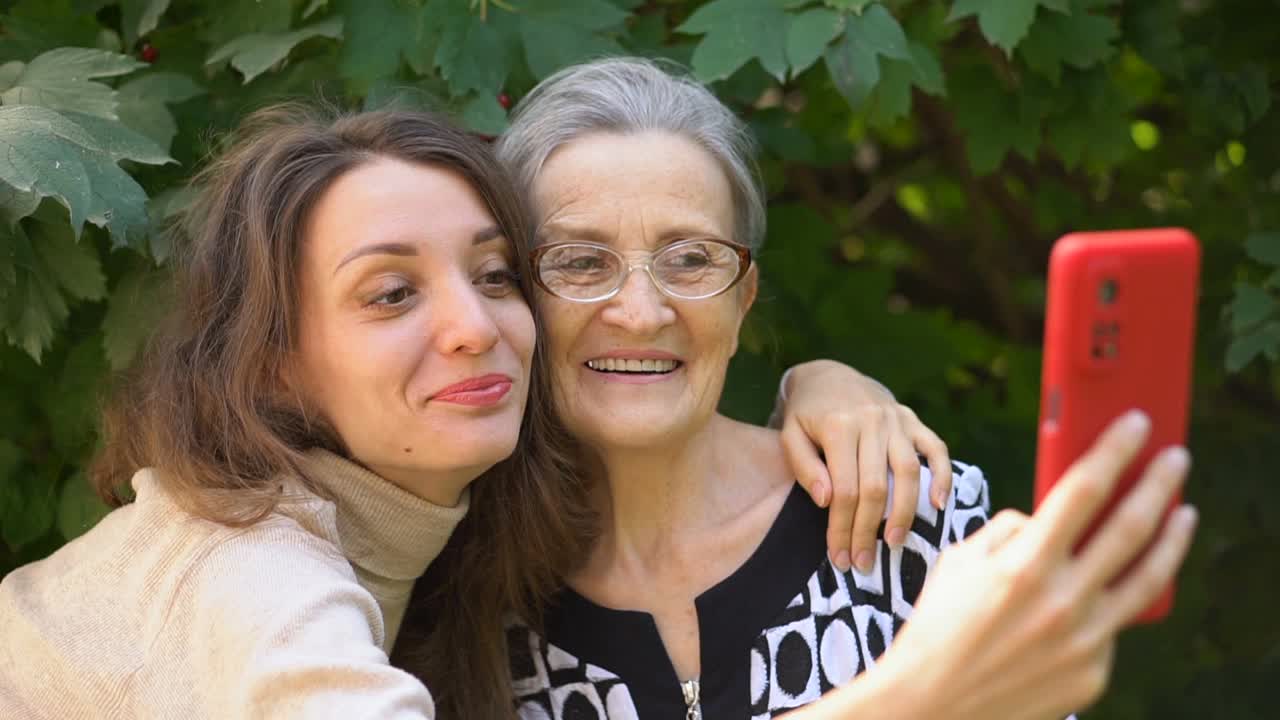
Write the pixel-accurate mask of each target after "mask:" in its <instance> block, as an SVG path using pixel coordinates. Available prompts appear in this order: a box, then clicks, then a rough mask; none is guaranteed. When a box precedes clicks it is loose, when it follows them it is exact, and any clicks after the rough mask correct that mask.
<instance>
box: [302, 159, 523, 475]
mask: <svg viewBox="0 0 1280 720" xmlns="http://www.w3.org/2000/svg"><path fill="white" fill-rule="evenodd" d="M308 225H309V227H308V231H307V234H306V238H305V241H304V243H303V248H302V282H301V308H300V310H301V312H300V313H299V316H300V317H301V324H302V328H301V332H300V338H299V347H298V351H297V353H296V364H295V366H294V367H292V368H290V371H289V373H288V374H289V375H290V378H289V379H290V382H291V384H292V385H293V389H294V390H295V391H296V392H298V393H300V394H302V395H303V397H304V398H305V399H306V400H307V401H308V402H310V403H311V404H312V405H313V406H316V407H317V408H318V410H319V412H320V413H322V414H323V415H324V416H325V417H326V418H328V420H329V421H330V423H331V424H332V425H333V426H334V428H335V429H336V430H337V432H338V434H339V435H340V436H341V438H342V440H343V442H344V443H345V444H346V446H347V448H348V449H349V450H350V452H351V454H352V455H353V456H354V457H355V459H356V460H358V461H360V462H361V463H363V464H364V465H365V466H366V467H369V468H370V469H372V470H374V471H375V472H377V473H379V474H381V475H382V476H383V477H385V478H387V479H388V480H391V481H392V482H395V483H396V484H398V485H401V486H402V487H405V488H406V489H407V490H409V491H411V492H414V493H416V494H418V495H420V496H423V497H427V498H428V499H432V500H438V498H440V497H441V496H442V493H443V495H444V497H445V499H448V498H447V495H448V490H453V491H454V493H455V494H456V492H457V491H460V490H461V488H462V486H464V485H465V484H466V482H469V481H470V480H471V479H473V478H474V477H476V476H477V475H479V474H480V473H481V472H483V471H484V470H485V469H487V468H488V467H490V466H491V465H493V464H494V463H497V462H498V461H499V460H502V459H503V458H505V457H506V456H508V455H509V454H511V451H512V450H513V449H514V448H515V444H516V439H517V438H518V436H519V431H520V421H521V418H522V415H523V411H524V403H525V399H526V393H527V392H528V382H529V368H530V363H531V360H532V357H533V347H534V326H533V315H532V313H531V312H530V310H529V307H528V305H526V304H525V302H524V299H523V297H522V296H521V294H520V291H519V289H518V287H517V286H516V283H515V280H514V275H513V270H514V268H515V265H514V263H515V258H514V257H513V250H512V248H511V244H510V243H509V242H507V239H506V238H504V237H503V235H502V232H501V230H500V229H499V228H498V226H497V223H496V222H495V221H494V219H493V216H492V215H491V214H490V212H489V209H488V207H487V206H486V205H485V203H484V202H483V201H482V200H481V198H480V196H479V195H478V194H477V193H476V191H475V189H474V188H472V187H471V185H470V184H468V183H467V182H466V181H465V180H464V179H463V178H462V177H461V176H459V175H458V174H457V173H455V172H453V171H451V170H447V169H444V168H439V167H433V166H429V165H417V164H411V163H406V162H402V161H399V160H392V159H385V158H379V159H375V160H373V161H372V162H369V163H367V164H365V165H362V166H360V167H357V168H355V169H353V170H351V171H349V172H347V173H346V174H344V175H343V176H341V177H339V178H338V179H337V180H335V181H334V182H333V184H332V185H331V186H330V187H329V188H328V190H327V191H326V192H325V193H324V194H323V195H322V196H321V197H320V200H319V202H318V204H317V205H316V207H315V209H314V210H313V211H312V212H311V217H310V218H309V223H308ZM446 475H447V478H445V477H443V476H446ZM442 480H446V481H447V482H444V483H443V484H447V485H449V487H447V488H446V487H441V485H442V482H441V481H442ZM424 483H426V485H424Z"/></svg>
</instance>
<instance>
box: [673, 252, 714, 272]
mask: <svg viewBox="0 0 1280 720" xmlns="http://www.w3.org/2000/svg"><path fill="white" fill-rule="evenodd" d="M671 264H672V265H674V266H676V267H680V268H689V269H692V268H700V267H706V266H707V265H710V264H711V258H709V257H707V254H706V253H705V252H703V251H701V250H685V251H683V252H680V253H678V254H677V255H676V256H675V257H674V258H672V262H671Z"/></svg>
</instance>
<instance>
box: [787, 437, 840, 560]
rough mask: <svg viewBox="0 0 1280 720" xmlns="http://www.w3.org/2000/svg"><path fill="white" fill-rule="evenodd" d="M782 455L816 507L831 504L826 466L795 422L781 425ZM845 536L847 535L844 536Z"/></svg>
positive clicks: (815, 448) (829, 481) (829, 482)
mask: <svg viewBox="0 0 1280 720" xmlns="http://www.w3.org/2000/svg"><path fill="white" fill-rule="evenodd" d="M782 453H783V455H784V456H786V458H787V465H788V466H789V467H790V468H791V472H792V473H793V474H794V475H795V477H796V482H798V483H800V486H801V487H803V488H804V489H805V491H806V492H808V493H809V497H811V498H813V502H814V503H816V504H817V505H818V507H826V506H827V503H829V502H831V478H830V476H829V475H828V474H827V466H826V464H824V463H823V462H822V458H821V457H819V455H818V449H817V447H815V446H814V444H813V443H812V442H810V440H809V436H808V435H805V434H804V429H803V428H801V427H800V423H799V422H797V421H795V420H788V421H786V422H784V423H783V424H782ZM846 536H847V534H846Z"/></svg>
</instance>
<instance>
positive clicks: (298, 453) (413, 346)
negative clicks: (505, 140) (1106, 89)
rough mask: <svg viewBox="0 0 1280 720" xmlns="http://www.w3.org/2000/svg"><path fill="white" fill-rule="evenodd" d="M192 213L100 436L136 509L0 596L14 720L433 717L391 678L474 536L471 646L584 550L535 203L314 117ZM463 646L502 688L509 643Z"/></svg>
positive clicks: (475, 165)
mask: <svg viewBox="0 0 1280 720" xmlns="http://www.w3.org/2000/svg"><path fill="white" fill-rule="evenodd" d="M196 186H197V188H198V200H197V201H196V203H195V205H194V207H193V209H192V210H191V212H190V213H189V214H188V216H187V218H186V220H185V225H184V235H185V239H186V241H187V244H186V246H185V248H184V250H183V253H182V256H181V259H180V262H179V263H178V299H177V304H176V308H175V312H174V314H173V316H172V317H171V318H170V320H169V321H168V322H167V323H166V324H165V325H164V327H163V328H161V330H160V332H159V334H158V335H157V336H156V337H155V338H154V340H153V341H152V343H151V344H150V346H149V348H148V351H147V352H146V354H145V357H144V359H143V361H142V362H141V364H140V366H139V367H138V369H137V370H136V372H135V373H134V375H133V376H132V378H131V379H130V380H129V381H128V382H126V383H125V384H123V385H122V386H121V387H120V389H119V391H118V392H117V393H116V395H115V397H114V400H113V402H112V403H111V404H110V405H109V407H108V410H107V412H106V414H105V436H104V444H103V450H102V452H101V455H100V456H99V458H98V460H97V463H96V464H95V466H94V468H93V480H94V482H95V484H96V485H97V487H98V488H99V490H100V491H101V492H102V493H103V494H104V496H105V497H107V498H109V499H110V500H111V501H112V502H113V504H115V505H117V506H119V507H118V508H117V509H116V510H114V511H113V512H111V513H110V514H109V515H108V516H107V517H106V518H105V519H104V520H103V521H102V522H101V523H100V524H99V525H98V526H96V527H95V528H93V529H92V530H90V531H89V532H88V533H86V534H85V535H84V536H82V537H81V538H79V539H77V540H75V541H73V542H71V543H68V544H67V545H66V546H65V547H63V548H62V549H61V550H59V551H58V552H56V553H54V554H53V555H52V556H51V557H49V558H47V559H45V560H43V561H40V562H37V563H33V564H31V565H28V566H25V567H23V568H19V569H18V570H15V571H14V572H12V573H11V574H9V575H8V576H7V577H5V578H4V581H3V583H0V717H4V718H13V719H24V720H25V719H26V718H59V719H60V720H61V719H64V718H81V717H109V718H126V717H127V718H147V717H157V718H160V717H163V718H173V717H182V718H186V719H187V720H197V719H198V718H238V717H262V718H290V717H307V718H315V717H341V718H350V717H403V718H425V717H433V716H434V714H435V708H434V703H433V701H432V698H431V695H430V693H429V692H428V691H427V689H426V688H425V687H423V685H422V684H421V683H419V682H418V681H417V680H416V679H414V678H413V677H412V676H410V675H409V674H407V673H405V672H402V671H400V670H398V669H396V668H395V667H393V666H392V665H390V664H389V663H388V659H387V653H388V651H389V650H390V648H391V645H392V644H393V642H394V640H395V637H396V635H397V632H398V628H399V625H400V623H401V619H402V617H403V613H404V608H405V605H406V603H407V600H408V596H409V593H410V590H411V588H412V587H413V584H414V582H415V581H416V580H417V579H418V578H419V577H420V576H421V575H422V573H423V572H424V570H425V569H426V567H427V566H428V564H430V563H431V562H432V560H433V559H434V558H435V557H436V555H437V554H438V553H439V552H440V550H441V548H442V547H443V546H444V545H445V543H446V541H447V539H448V538H449V536H450V535H451V534H452V533H453V531H454V529H455V527H457V526H458V525H459V523H466V524H467V525H468V527H469V528H470V532H469V535H472V536H476V535H478V536H482V537H484V538H485V539H486V540H485V542H484V543H483V544H482V545H478V546H477V545H468V546H467V548H466V551H467V553H468V554H466V555H465V556H463V557H462V558H461V559H462V560H463V561H464V562H467V563H473V564H478V565H482V566H484V567H485V569H486V572H484V573H482V574H480V575H479V576H477V577H476V578H475V579H474V580H472V581H470V582H469V584H468V586H467V590H468V593H469V597H468V598H467V602H466V603H465V606H464V607H462V608H460V609H458V610H457V612H456V613H455V616H454V617H465V615H466V613H469V612H474V613H479V614H480V616H482V617H490V616H492V615H493V614H494V613H496V612H497V609H502V610H504V611H514V612H517V613H520V614H522V615H524V616H526V617H537V616H538V615H539V612H540V609H539V607H538V604H539V602H540V600H541V599H542V598H543V597H545V596H546V595H547V594H548V593H549V592H550V590H551V589H552V588H553V587H554V585H555V583H556V580H557V578H559V577H561V576H563V574H564V573H565V572H566V571H567V570H568V568H570V567H572V566H574V565H576V563H577V561H578V559H579V558H581V557H582V555H583V553H584V551H585V543H586V541H587V540H588V539H589V538H590V536H591V529H592V515H591V513H590V512H589V510H588V505H587V503H586V498H585V488H584V485H583V483H582V482H581V481H580V480H579V479H578V476H577V475H576V474H575V467H574V464H573V463H572V462H570V460H569V454H568V450H567V449H566V448H567V446H566V443H565V439H564V435H563V431H562V430H561V429H560V428H559V426H558V425H557V424H556V422H555V420H554V418H553V414H552V412H551V403H550V395H549V384H548V383H549V381H548V375H547V372H546V363H545V362H544V358H543V355H544V350H543V346H542V344H541V341H540V340H539V339H538V338H537V335H536V333H535V318H534V313H533V312H532V311H531V309H530V305H529V302H528V300H529V298H530V296H531V287H530V285H529V282H528V280H527V277H526V274H525V273H523V272H521V271H520V269H521V262H522V261H523V259H524V258H526V257H527V254H528V246H527V243H528V241H529V238H530V237H531V234H532V233H531V229H530V227H529V226H528V224H527V216H526V212H525V208H524V205H523V203H522V200H521V197H520V194H519V193H518V192H517V190H516V188H515V186H514V185H513V184H512V183H511V182H510V180H508V179H507V177H506V175H505V174H504V173H503V172H502V170H501V169H500V167H499V166H498V165H497V164H496V162H495V161H494V160H493V158H492V156H491V154H490V151H489V149H488V147H487V146H485V145H484V144H483V143H481V142H479V141H478V140H476V139H474V138H472V137H471V136H469V135H468V134H466V133H464V132H461V131H459V130H457V129H455V128H453V127H452V126H451V125H450V124H448V123H447V122H443V121H441V120H438V119H435V118H432V117H430V116H426V115H421V114H411V113H397V112H375V113H365V114H358V115H350V116H343V117H338V118H337V119H332V118H328V117H323V116H320V115H317V114H313V113H309V112H307V111H305V110H301V109H298V108H276V109H271V110H267V111H263V112H260V113H257V114H255V115H254V116H253V117H252V118H251V119H250V120H249V121H248V122H247V123H246V124H245V125H244V126H243V127H242V128H241V129H240V131H239V132H238V133H237V134H236V136H235V139H234V141H233V142H231V143H230V144H229V145H228V146H227V148H226V150H225V152H223V154H222V155H221V156H220V157H219V158H218V159H217V160H216V161H214V162H213V163H212V164H211V165H210V166H209V167H208V168H207V169H205V170H204V171H203V172H201V173H200V175H199V176H198V177H197V178H196ZM849 377H850V376H848V375H842V376H840V380H839V382H837V383H836V385H837V386H836V387H834V388H833V387H832V385H831V383H829V382H826V381H824V382H823V383H822V387H821V389H820V392H819V393H817V394H819V395H821V396H823V397H824V398H828V397H830V396H831V395H832V394H833V393H834V394H835V395H836V396H842V397H851V396H852V397H856V396H857V393H858V392H860V391H863V390H865V387H864V386H862V385H860V384H859V381H857V380H856V379H855V380H853V381H850V380H849ZM850 388H853V390H850ZM802 392H803V391H802V390H801V389H800V388H797V389H796V393H797V394H800V393H802ZM796 400H799V398H798V397H797V398H796ZM824 402H827V401H824ZM824 402H817V403H814V404H812V405H811V406H810V407H815V408H819V410H818V415H819V416H821V415H822V413H823V412H825V411H824V410H822V408H825V407H828V406H827V405H824ZM800 404H804V403H803V402H801V403H800ZM882 405H883V407H884V408H885V411H884V414H883V417H888V418H892V417H895V415H894V413H895V412H897V407H898V406H897V405H896V404H895V403H892V398H891V397H890V398H888V400H886V401H885V402H883V403H882ZM867 417H869V418H872V419H873V420H874V417H875V416H874V415H868V416H867ZM820 421H821V417H818V418H817V419H815V418H814V417H809V418H808V419H807V422H808V423H810V424H813V423H815V422H818V423H819V424H820ZM836 425H837V426H838V429H843V428H845V424H844V423H843V422H841V423H836ZM872 425H875V423H874V422H873V423H872ZM863 426H864V427H866V424H865V423H864V425H863ZM871 429H872V430H876V431H877V432H880V433H881V435H882V436H883V434H884V433H886V432H887V433H889V434H891V435H893V437H892V438H891V439H892V441H893V442H895V443H901V442H903V438H901V437H898V436H897V435H895V434H894V433H900V434H905V435H906V438H907V439H906V442H907V443H908V444H910V443H911V442H912V440H911V438H921V437H924V436H922V435H921V434H920V430H919V428H917V427H914V426H910V424H909V423H908V424H906V425H894V424H892V423H888V424H885V425H884V426H883V427H873V428H871ZM839 437H840V438H842V439H843V438H847V434H841V435H839ZM473 481H474V482H473ZM828 492H829V491H828ZM864 505H866V506H867V507H868V508H870V511H871V512H872V513H874V514H875V515H876V516H878V515H879V513H880V512H881V510H882V509H883V505H880V506H876V505H875V503H864ZM468 507H471V508H472V510H471V512H470V513H469V514H468ZM846 510H847V508H846ZM859 512H861V510H859ZM464 516H466V519H465V520H464V519H463V518H464ZM847 537H848V536H847V535H846V538H847ZM458 613H460V615H459V614H458ZM473 640H474V642H476V643H478V644H480V646H481V648H482V649H481V650H479V651H478V653H472V654H470V655H469V657H474V656H479V657H481V658H486V659H487V663H488V664H485V663H484V662H482V663H481V664H480V665H478V666H477V672H478V673H479V675H478V676H477V677H476V678H475V682H476V684H477V687H480V688H489V689H493V688H502V687H504V686H503V685H502V682H503V680H504V678H505V675H504V674H503V673H502V672H501V668H502V666H503V664H504V663H505V650H504V648H503V647H502V646H501V642H500V640H501V635H500V630H498V631H495V632H491V633H490V634H489V635H487V636H486V637H484V638H480V637H477V638H474V639H473ZM495 663H496V664H495ZM494 668H497V670H496V671H494V672H488V671H490V670H493V669H494ZM501 700H502V702H504V703H505V702H506V698H502V699H501Z"/></svg>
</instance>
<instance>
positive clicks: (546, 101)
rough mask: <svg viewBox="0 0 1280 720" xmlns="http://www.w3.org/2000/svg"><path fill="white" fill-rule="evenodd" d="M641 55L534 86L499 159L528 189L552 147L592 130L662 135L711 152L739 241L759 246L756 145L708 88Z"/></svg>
mask: <svg viewBox="0 0 1280 720" xmlns="http://www.w3.org/2000/svg"><path fill="white" fill-rule="evenodd" d="M664 65H670V66H671V67H672V71H671V72H669V71H668V70H667V68H666V67H663V66H659V65H658V64H657V63H655V62H653V61H651V60H646V59H643V58H631V57H620V58H606V59H603V60H596V61H594V62H589V63H583V64H581V65H573V66H570V67H568V68H565V69H563V70H560V71H559V72H557V73H555V74H554V75H552V76H550V77H548V78H546V79H545V80H543V81H542V82H540V83H538V86H537V87H535V88H534V89H533V90H532V91H531V92H530V93H529V94H528V95H526V96H525V97H524V98H523V99H522V100H521V101H520V103H519V104H518V105H516V107H515V110H514V111H513V112H512V115H511V127H510V128H509V129H508V130H507V131H506V132H505V133H503V135H502V137H501V138H499V140H498V143H497V147H496V150H497V154H498V159H499V160H500V161H501V162H502V164H503V165H505V166H506V167H507V169H508V170H510V171H511V172H512V173H514V175H515V179H516V181H517V182H518V183H520V184H521V186H523V187H525V188H531V187H533V181H534V179H535V178H536V177H537V175H538V173H539V172H540V171H541V170H542V165H543V163H545V162H546V160H547V158H548V157H549V156H550V155H551V153H552V152H554V151H555V150H556V148H558V147H560V146H562V145H565V144H567V143H570V142H572V141H573V140H575V139H577V138H580V137H582V136H585V135H588V134H591V133H594V132H614V133H622V134H629V133H639V132H645V131H649V130H661V131H666V132H671V133H674V134H677V135H679V136H681V137H684V138H687V139H689V140H692V141H693V142H695V143H697V144H698V145H699V146H700V147H702V148H703V149H704V150H706V151H707V152H708V153H710V155H711V157H713V158H715V160H716V162H717V163H718V164H719V165H720V167H721V170H722V171H723V172H724V174H725V178H726V179H727V180H728V181H729V187H730V190H731V192H732V194H733V211H734V225H735V227H734V232H735V234H736V237H735V238H734V239H735V240H736V241H737V242H740V243H742V244H743V245H746V246H747V247H749V248H751V250H752V252H755V251H757V250H759V249H760V245H761V244H762V243H763V242H764V231H765V211H764V189H763V186H762V184H761V181H760V173H759V170H758V168H757V167H756V164H755V150H756V144H755V141H754V140H753V139H752V137H751V133H750V131H749V130H748V129H747V126H746V124H745V123H743V122H742V120H740V119H739V118H738V116H737V115H735V114H734V113H733V111H732V110H730V109H729V108H727V107H725V105H724V104H723V103H721V102H720V101H719V100H718V99H716V96H715V95H713V94H711V91H709V90H707V88H705V87H703V86H702V85H701V84H699V83H698V82H697V81H695V80H693V79H692V78H690V77H688V76H687V75H685V74H683V73H677V72H675V70H676V69H677V68H676V66H674V64H673V63H664Z"/></svg>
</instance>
